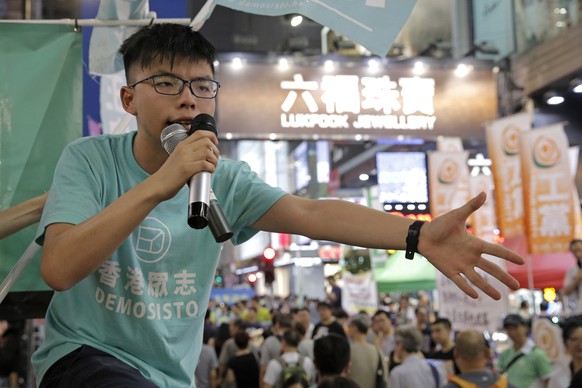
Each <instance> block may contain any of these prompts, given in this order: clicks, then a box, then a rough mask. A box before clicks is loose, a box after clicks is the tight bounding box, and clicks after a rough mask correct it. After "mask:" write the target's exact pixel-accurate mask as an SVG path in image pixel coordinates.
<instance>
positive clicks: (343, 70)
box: [216, 61, 497, 138]
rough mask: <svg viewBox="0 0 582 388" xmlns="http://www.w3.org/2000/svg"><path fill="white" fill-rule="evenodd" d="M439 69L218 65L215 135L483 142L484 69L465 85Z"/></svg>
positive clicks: (490, 109) (490, 111)
mask: <svg viewBox="0 0 582 388" xmlns="http://www.w3.org/2000/svg"><path fill="white" fill-rule="evenodd" d="M453 70H454V67H452V66H450V67H446V68H445V66H443V65H442V64H441V65H440V67H438V68H437V67H435V68H434V69H433V70H429V71H427V72H426V73H425V74H423V75H422V76H416V75H414V74H413V69H412V67H411V66H410V65H406V64H398V63H396V64H389V65H387V66H385V67H384V68H379V69H378V70H377V71H376V72H373V71H372V70H370V68H369V67H368V66H367V65H365V64H360V65H352V66H339V65H338V66H336V67H335V68H334V70H331V71H328V70H326V69H325V66H323V65H321V66H317V65H297V64H295V65H290V66H289V68H288V69H281V68H279V67H278V66H277V65H276V64H267V63H245V64H244V66H242V67H239V68H236V67H235V66H232V64H231V63H229V62H227V61H222V62H221V64H220V65H219V66H218V68H217V76H216V78H217V79H218V80H219V81H220V82H221V84H222V87H221V89H220V93H219V96H218V102H217V103H218V108H217V112H218V119H219V125H220V129H221V131H226V132H229V133H232V134H237V135H255V136H257V135H258V136H269V134H272V133H275V134H283V135H301V136H305V135H307V136H309V135H313V134H318V135H320V136H322V138H325V137H326V136H335V135H356V134H360V135H370V136H374V137H385V136H386V137H389V136H394V135H408V136H414V137H430V138H434V137H435V136H462V137H467V136H476V137H483V128H482V126H483V123H485V122H487V121H489V120H492V119H494V118H495V117H496V112H497V98H496V87H495V82H494V77H493V74H492V72H491V69H490V66H489V64H486V65H485V64H483V63H481V65H480V67H475V68H474V70H473V71H472V72H471V73H470V74H469V75H468V76H467V77H465V78H457V77H456V76H455V75H454V73H453Z"/></svg>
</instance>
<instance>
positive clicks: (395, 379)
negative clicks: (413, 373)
mask: <svg viewBox="0 0 582 388" xmlns="http://www.w3.org/2000/svg"><path fill="white" fill-rule="evenodd" d="M399 375H400V374H399V373H398V371H397V370H396V369H394V370H393V371H392V373H390V379H389V380H390V383H389V384H388V386H389V387H390V388H400V386H401V384H400V377H399Z"/></svg>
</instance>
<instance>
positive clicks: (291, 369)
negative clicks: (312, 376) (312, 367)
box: [277, 355, 309, 387]
mask: <svg viewBox="0 0 582 388" xmlns="http://www.w3.org/2000/svg"><path fill="white" fill-rule="evenodd" d="M304 360H305V357H304V356H302V355H299V360H298V361H297V362H290V363H287V361H285V359H284V358H283V357H279V358H277V361H279V364H281V378H280V379H279V381H280V383H281V385H280V387H284V386H285V382H286V381H288V380H289V379H293V380H294V381H301V380H304V381H305V383H309V377H308V376H307V372H305V369H304V368H303V361H304Z"/></svg>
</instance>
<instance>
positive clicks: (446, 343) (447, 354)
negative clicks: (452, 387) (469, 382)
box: [425, 318, 461, 374]
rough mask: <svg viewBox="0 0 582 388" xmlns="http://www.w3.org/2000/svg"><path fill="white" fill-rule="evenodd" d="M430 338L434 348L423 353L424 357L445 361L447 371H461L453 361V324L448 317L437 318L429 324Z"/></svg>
mask: <svg viewBox="0 0 582 388" xmlns="http://www.w3.org/2000/svg"><path fill="white" fill-rule="evenodd" d="M430 331H431V333H430V334H431V338H432V340H433V341H434V343H435V344H436V350H435V351H433V352H430V353H428V354H425V357H426V358H429V359H433V360H443V361H445V366H446V369H447V372H448V373H449V374H451V373H457V374H458V373H461V371H460V370H459V367H458V365H457V364H456V362H455V355H454V350H455V341H454V340H453V326H452V325H451V321H450V320H449V319H448V318H438V319H436V320H435V321H434V322H433V323H432V324H431V325H430Z"/></svg>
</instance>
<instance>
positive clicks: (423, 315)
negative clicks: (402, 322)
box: [414, 307, 436, 354]
mask: <svg viewBox="0 0 582 388" xmlns="http://www.w3.org/2000/svg"><path fill="white" fill-rule="evenodd" d="M428 314H429V313H428V309H427V308H426V307H417V308H416V309H414V316H415V317H416V328H417V329H418V330H419V331H420V332H421V333H422V348H421V349H420V350H421V351H422V352H423V353H424V354H428V353H430V352H431V351H433V350H434V347H435V345H436V344H435V343H434V341H433V339H432V337H431V335H430V321H429V315H428Z"/></svg>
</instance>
